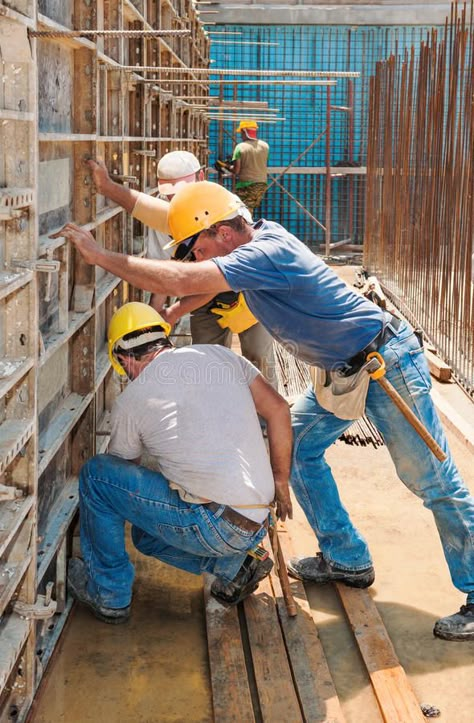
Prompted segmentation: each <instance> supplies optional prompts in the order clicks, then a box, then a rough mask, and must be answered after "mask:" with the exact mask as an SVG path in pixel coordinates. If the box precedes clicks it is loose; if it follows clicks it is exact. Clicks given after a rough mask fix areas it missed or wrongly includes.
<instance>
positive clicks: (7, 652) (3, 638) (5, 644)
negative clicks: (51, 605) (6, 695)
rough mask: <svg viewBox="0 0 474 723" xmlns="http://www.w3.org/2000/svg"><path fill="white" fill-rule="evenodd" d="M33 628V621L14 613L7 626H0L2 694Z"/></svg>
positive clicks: (0, 678) (6, 623)
mask: <svg viewBox="0 0 474 723" xmlns="http://www.w3.org/2000/svg"><path fill="white" fill-rule="evenodd" d="M31 626H32V621H31V620H25V619H23V618H20V617H19V616H18V615H15V614H13V613H12V614H11V615H9V616H8V618H7V619H6V622H5V624H4V625H1V626H0V693H1V692H2V691H3V689H4V687H5V684H6V682H7V681H8V678H9V677H10V674H11V672H12V670H13V668H14V666H15V663H16V661H17V660H18V656H19V655H20V653H21V650H22V648H23V645H24V644H25V642H26V639H27V637H28V634H29V632H30V628H31Z"/></svg>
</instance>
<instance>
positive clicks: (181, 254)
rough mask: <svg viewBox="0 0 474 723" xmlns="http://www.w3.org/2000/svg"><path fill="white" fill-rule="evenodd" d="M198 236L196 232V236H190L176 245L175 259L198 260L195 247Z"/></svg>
mask: <svg viewBox="0 0 474 723" xmlns="http://www.w3.org/2000/svg"><path fill="white" fill-rule="evenodd" d="M198 236H199V234H198V233H196V234H194V236H190V237H189V238H187V239H186V240H185V241H181V243H180V244H179V245H178V246H177V247H176V251H175V252H174V254H173V259H174V260H175V261H196V257H195V255H194V252H193V248H194V244H195V243H196V241H197V239H198Z"/></svg>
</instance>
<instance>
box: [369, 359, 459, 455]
mask: <svg viewBox="0 0 474 723" xmlns="http://www.w3.org/2000/svg"><path fill="white" fill-rule="evenodd" d="M367 361H370V362H371V363H370V364H369V365H368V366H367V367H366V371H367V372H368V373H369V375H370V377H371V378H372V379H374V380H375V381H376V382H377V383H378V384H380V386H381V387H382V389H383V390H384V391H385V392H386V393H387V394H388V396H389V397H390V399H391V400H392V402H393V403H394V404H396V406H397V407H398V409H399V410H400V411H401V413H402V414H403V416H404V417H405V419H406V420H407V421H408V422H410V424H411V426H412V427H413V429H414V430H415V432H417V434H419V435H420V437H421V439H422V440H423V441H424V443H425V444H426V445H427V447H429V449H430V450H431V451H432V452H433V454H434V456H435V457H436V459H439V461H440V462H444V460H445V459H446V456H447V455H446V454H445V453H444V452H443V450H442V449H441V447H440V446H439V444H438V442H437V441H436V440H435V439H434V438H433V437H432V436H431V434H430V433H429V432H428V430H427V429H426V427H425V426H424V424H423V423H422V422H420V420H419V419H418V417H417V416H416V415H415V414H413V412H412V411H411V409H410V407H409V406H408V404H407V403H406V402H405V400H404V399H403V398H402V397H401V396H400V394H399V393H398V392H397V390H396V389H395V388H394V386H393V385H392V384H390V382H389V381H388V380H387V379H384V376H385V361H384V358H383V356H382V355H381V354H379V352H378V351H372V352H370V354H368V355H367Z"/></svg>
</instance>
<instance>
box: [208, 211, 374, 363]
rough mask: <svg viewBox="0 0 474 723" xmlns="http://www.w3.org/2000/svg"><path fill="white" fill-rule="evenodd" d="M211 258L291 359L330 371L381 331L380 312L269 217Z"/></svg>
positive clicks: (232, 287) (362, 347)
mask: <svg viewBox="0 0 474 723" xmlns="http://www.w3.org/2000/svg"><path fill="white" fill-rule="evenodd" d="M253 227H254V229H255V230H256V233H255V235H254V237H253V238H252V240H251V241H249V242H248V243H246V244H244V245H242V246H239V247H238V248H237V249H235V250H234V251H232V253H230V254H228V255H227V256H219V257H217V258H214V259H213V261H214V263H215V264H216V265H217V267H218V268H219V269H220V271H221V272H222V274H223V275H224V277H225V279H226V281H227V283H228V284H229V286H230V287H231V289H233V290H234V291H242V292H243V293H244V296H245V299H246V301H247V304H248V306H249V308H250V310H251V311H252V313H253V314H254V315H255V316H256V317H257V319H258V320H259V321H260V322H261V323H262V324H263V326H265V327H266V328H267V329H268V331H269V332H270V333H271V335H272V336H273V337H275V339H277V340H278V341H279V342H280V343H281V344H283V345H284V346H285V347H286V348H287V349H288V351H290V352H291V353H292V354H293V355H294V356H295V357H297V358H299V359H302V360H303V361H306V362H309V363H310V364H313V365H315V366H319V367H321V368H323V369H334V368H337V367H338V366H341V365H342V364H343V363H344V362H346V361H347V360H348V359H350V358H351V357H352V356H354V355H355V354H357V353H358V352H359V351H361V350H362V349H364V348H365V347H366V346H367V344H369V343H370V342H371V341H372V340H373V339H374V338H375V337H376V336H377V334H378V333H379V332H380V331H381V329H382V327H383V324H384V312H383V311H382V309H380V308H379V307H378V306H376V305H375V304H374V303H373V302H371V301H368V300H367V299H364V297H362V296H360V295H359V294H357V293H356V292H355V291H352V290H351V289H350V288H349V287H348V286H347V285H346V284H345V283H344V282H343V281H341V280H340V279H339V277H338V276H337V275H336V274H335V273H334V272H333V271H332V270H331V269H330V268H329V267H328V266H327V265H326V264H325V263H324V261H322V259H320V258H319V257H318V256H316V255H315V254H314V253H313V252H312V251H310V249H309V248H308V247H307V246H305V245H304V244H303V243H302V242H301V241H299V240H298V239H297V238H296V237H295V236H293V235H292V234H290V233H289V232H288V231H286V229H284V228H283V226H280V224H278V223H274V222H273V221H266V220H262V221H259V222H258V223H256V224H254V226H253Z"/></svg>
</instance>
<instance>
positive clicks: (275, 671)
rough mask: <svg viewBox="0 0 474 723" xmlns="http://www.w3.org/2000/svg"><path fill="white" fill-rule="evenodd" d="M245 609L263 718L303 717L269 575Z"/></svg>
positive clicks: (246, 601) (300, 718)
mask: <svg viewBox="0 0 474 723" xmlns="http://www.w3.org/2000/svg"><path fill="white" fill-rule="evenodd" d="M244 609H245V618H246V621H247V629H248V635H249V642H250V650H251V653H252V661H253V667H254V671H255V680H256V683H257V690H258V697H259V702H260V709H261V711H262V718H263V720H264V721H277V720H281V721H292V723H297V722H298V721H302V720H303V718H302V716H301V711H300V706H299V703H298V698H297V695H296V692H295V688H294V686H293V680H292V676H291V670H290V666H289V663H288V658H287V655H286V649H285V644H284V641H283V637H282V633H281V629H280V625H279V622H278V616H277V612H276V606H275V599H274V597H273V590H272V587H271V584H270V579H269V578H268V577H267V578H265V580H262V582H261V583H260V585H259V586H258V591H257V592H256V593H254V594H253V595H251V596H250V597H248V598H247V599H246V600H245V601H244Z"/></svg>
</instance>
